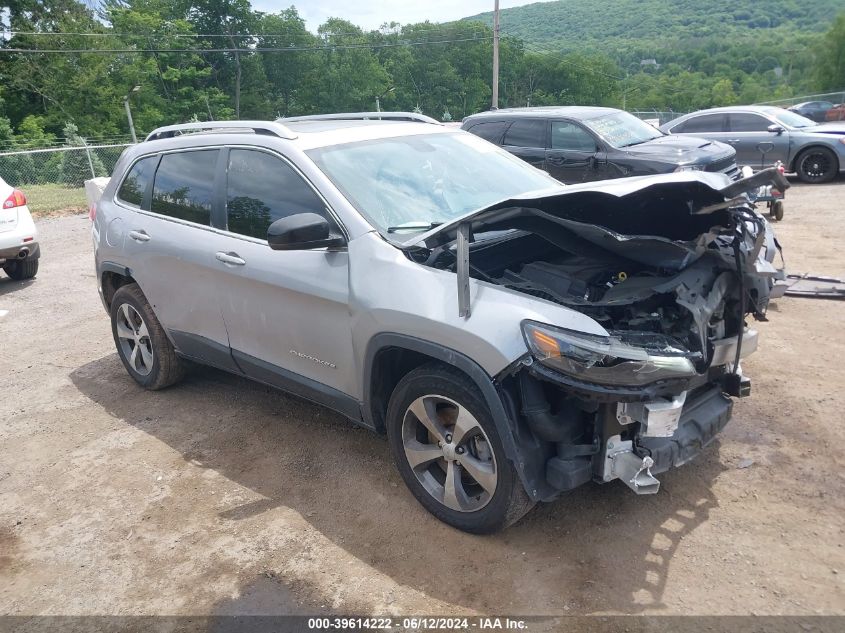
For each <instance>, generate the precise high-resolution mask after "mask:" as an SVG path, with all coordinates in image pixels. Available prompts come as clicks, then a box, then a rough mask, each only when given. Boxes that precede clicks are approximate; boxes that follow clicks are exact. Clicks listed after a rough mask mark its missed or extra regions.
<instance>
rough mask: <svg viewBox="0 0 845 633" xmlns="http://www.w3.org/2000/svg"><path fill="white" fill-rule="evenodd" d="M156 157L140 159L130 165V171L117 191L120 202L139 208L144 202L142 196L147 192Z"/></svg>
mask: <svg viewBox="0 0 845 633" xmlns="http://www.w3.org/2000/svg"><path fill="white" fill-rule="evenodd" d="M157 161H158V156H148V157H147V158H142V159H141V160H139V161H138V162H137V163H135V164H134V165H132V169H130V170H129V173H128V174H126V178H124V179H123V182H122V183H121V185H120V189H118V190H117V198H118V200H120V201H121V202H124V203H126V204H128V205H129V206H130V207H137V208H140V207H141V203H142V202H143V201H144V194H145V193H146V192H147V187H149V185H150V181H151V180H152V179H153V172H154V171H155V168H156V162H157Z"/></svg>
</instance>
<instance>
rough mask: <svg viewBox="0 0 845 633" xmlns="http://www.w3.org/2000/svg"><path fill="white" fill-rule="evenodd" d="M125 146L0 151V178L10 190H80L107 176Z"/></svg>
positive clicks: (121, 144)
mask: <svg viewBox="0 0 845 633" xmlns="http://www.w3.org/2000/svg"><path fill="white" fill-rule="evenodd" d="M126 147H128V144H126V143H120V144H113V145H82V146H66V147H50V148H42V149H28V150H17V151H7V152H0V177H2V178H3V180H5V181H6V182H7V183H9V184H10V185H12V186H13V187H21V186H26V185H45V184H55V185H63V186H65V187H82V186H83V183H84V182H85V181H86V180H88V179H89V178H95V177H97V176H108V175H110V174H111V171H112V169H114V165H115V163H116V162H117V159H118V158H120V154H121V153H122V152H123V150H124V149H125V148H126Z"/></svg>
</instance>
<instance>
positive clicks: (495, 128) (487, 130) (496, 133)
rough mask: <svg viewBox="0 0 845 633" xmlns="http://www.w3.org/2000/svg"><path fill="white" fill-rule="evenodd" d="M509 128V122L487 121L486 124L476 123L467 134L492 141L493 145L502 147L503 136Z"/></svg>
mask: <svg viewBox="0 0 845 633" xmlns="http://www.w3.org/2000/svg"><path fill="white" fill-rule="evenodd" d="M507 127H508V123H507V121H487V122H485V123H476V124H475V125H473V126H472V127H471V128H469V129H468V130H467V132H471V133H473V134H475V135H476V136H480V137H481V138H483V139H484V140H485V141H490V142H491V143H496V144H497V145H500V144H501V141H502V134H504V133H505V129H506V128H507Z"/></svg>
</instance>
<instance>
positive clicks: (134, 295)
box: [110, 284, 185, 391]
mask: <svg viewBox="0 0 845 633" xmlns="http://www.w3.org/2000/svg"><path fill="white" fill-rule="evenodd" d="M110 314H111V328H112V335H113V336H114V343H115V346H116V347H117V354H118V356H120V360H121V361H122V362H123V366H124V367H125V368H126V371H127V372H129V375H130V376H132V378H133V379H134V380H135V382H137V383H138V384H139V385H141V386H142V387H144V388H145V389H150V390H152V391H155V390H158V389H164V388H165V387H169V386H170V385H172V384H174V383H176V382H178V381H179V380H181V379H182V377H183V376H184V375H185V365H184V363H183V362H182V360H181V359H180V358H179V357H178V356H177V355H176V352H175V350H174V349H173V345H171V344H170V340H169V339H168V338H167V335H166V334H165V333H164V328H163V327H161V323H159V321H158V319H157V318H156V315H155V313H154V312H153V309H152V307H151V306H150V304H149V302H148V301H147V298H146V297H145V296H144V293H143V292H141V289H140V288H139V287H138V284H127V285H125V286H121V287H120V288H119V289H118V290H117V292H115V293H114V297H113V298H112V302H111V309H110Z"/></svg>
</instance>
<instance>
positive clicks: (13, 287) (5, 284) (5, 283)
mask: <svg viewBox="0 0 845 633" xmlns="http://www.w3.org/2000/svg"><path fill="white" fill-rule="evenodd" d="M4 274H5V273H2V272H0V297H2V296H3V295H5V294H9V293H10V292H16V291H18V290H24V289H25V288H28V287H29V286H31V285H32V284H34V283H36V282H37V281H38V279H37V278H36V279H26V280H24V281H15V280H14V279H11V278H9V277H5V276H4Z"/></svg>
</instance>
